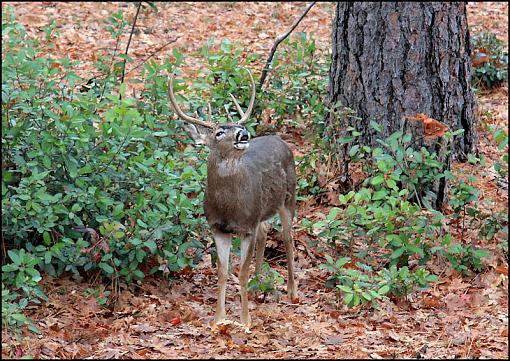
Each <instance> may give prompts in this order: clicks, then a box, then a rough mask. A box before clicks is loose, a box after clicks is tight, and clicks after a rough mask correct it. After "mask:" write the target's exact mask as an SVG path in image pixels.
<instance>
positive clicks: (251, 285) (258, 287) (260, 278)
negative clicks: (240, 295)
mask: <svg viewBox="0 0 510 361" xmlns="http://www.w3.org/2000/svg"><path fill="white" fill-rule="evenodd" d="M283 283H284V279H283V277H282V275H281V274H280V273H279V272H277V271H275V270H272V269H271V267H270V266H269V264H267V263H266V262H264V263H262V267H261V270H260V272H259V273H257V274H256V275H255V277H253V278H252V279H251V280H250V281H249V282H248V290H250V291H259V292H262V293H263V294H264V295H266V294H272V295H273V296H275V297H277V298H278V296H279V291H278V288H277V287H278V285H282V284H283Z"/></svg>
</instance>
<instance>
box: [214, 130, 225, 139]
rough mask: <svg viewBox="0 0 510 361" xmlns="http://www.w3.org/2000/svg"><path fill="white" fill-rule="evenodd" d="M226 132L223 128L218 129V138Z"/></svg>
mask: <svg viewBox="0 0 510 361" xmlns="http://www.w3.org/2000/svg"><path fill="white" fill-rule="evenodd" d="M224 134H225V132H224V131H223V130H218V131H217V132H216V138H219V137H221V136H223V135H224Z"/></svg>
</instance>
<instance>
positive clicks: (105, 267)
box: [98, 262, 114, 275]
mask: <svg viewBox="0 0 510 361" xmlns="http://www.w3.org/2000/svg"><path fill="white" fill-rule="evenodd" d="M98 266H99V268H101V269H102V270H103V271H105V272H106V274H108V275H112V274H113V271H114V270H113V267H112V266H110V265H109V264H108V263H104V262H100V263H99V264H98Z"/></svg>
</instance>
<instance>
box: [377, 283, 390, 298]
mask: <svg viewBox="0 0 510 361" xmlns="http://www.w3.org/2000/svg"><path fill="white" fill-rule="evenodd" d="M388 292H390V286H388V285H384V286H382V287H381V288H379V290H378V291H377V293H379V294H380V295H381V296H384V295H385V294H387V293H388Z"/></svg>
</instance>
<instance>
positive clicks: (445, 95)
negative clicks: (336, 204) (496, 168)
mask: <svg viewBox="0 0 510 361" xmlns="http://www.w3.org/2000/svg"><path fill="white" fill-rule="evenodd" d="M470 55H471V48H470V43H469V30H468V26H467V15H466V5H465V3H395V2H380V3H361V2H355V3H348V2H339V3H338V4H337V10H336V16H335V20H334V23H333V51H332V63H331V69H330V84H329V89H328V90H329V99H328V103H329V106H330V107H332V106H334V105H337V104H341V105H342V106H345V107H348V108H350V109H352V110H353V111H354V112H355V114H356V115H357V116H358V117H359V118H361V119H357V120H354V119H353V118H352V117H344V119H345V124H342V125H341V127H340V128H341V129H342V130H341V131H340V133H342V132H344V133H345V129H346V128H347V127H348V126H353V127H355V128H356V129H357V130H358V131H359V132H361V133H362V135H361V136H360V138H358V139H357V141H359V142H360V143H361V144H366V145H375V144H376V142H375V139H376V138H385V137H387V136H388V135H390V134H392V133H393V132H395V131H397V130H409V131H410V132H411V133H413V135H414V137H415V139H414V142H415V143H414V144H415V146H417V147H418V149H419V148H420V147H421V146H425V147H427V148H428V149H429V151H433V152H437V153H438V154H439V153H445V152H444V148H445V147H446V141H444V139H439V141H433V142H431V141H427V140H426V139H425V138H424V137H423V136H420V134H421V135H423V131H424V129H423V124H422V126H421V129H420V128H419V125H417V124H418V123H416V122H407V121H406V119H407V117H409V116H414V115H416V114H419V113H424V114H426V115H427V116H429V117H431V118H434V119H437V120H439V121H440V122H443V123H444V124H446V125H447V126H449V128H450V130H451V131H455V130H457V129H464V133H463V134H460V135H458V136H456V137H455V138H454V140H453V141H452V142H453V143H452V144H450V146H451V148H452V152H451V154H449V155H444V156H443V159H442V161H443V163H444V165H445V169H449V167H450V164H451V161H452V160H453V159H459V160H465V158H466V155H467V154H468V153H470V152H473V151H476V144H477V142H478V136H477V132H476V116H475V115H476V100H475V96H474V94H473V91H472V88H471V60H470ZM371 120H373V121H375V122H376V123H378V124H379V125H381V127H382V129H383V131H382V133H376V132H375V131H374V130H373V129H372V128H371V127H370V126H369V123H370V121H371ZM326 124H329V125H330V126H331V124H332V122H331V119H330V115H327V117H326ZM337 126H338V124H337ZM331 130H332V131H333V133H335V134H334V135H335V136H343V135H344V134H338V131H335V130H334V129H329V132H330V134H332V133H331ZM349 147H350V144H346V145H342V146H339V147H338V153H339V154H338V156H339V159H340V160H341V162H344V163H343V164H342V168H343V173H344V174H342V177H343V178H341V180H343V184H344V185H347V184H348V183H349V182H348V181H349V172H348V164H345V162H347V163H348V156H346V152H347V151H348V149H349ZM435 188H436V189H434V190H433V191H434V192H435V193H436V194H437V196H438V199H437V202H436V205H435V206H436V207H440V206H441V205H442V203H443V202H444V200H445V199H446V194H447V184H446V182H444V181H443V182H442V184H437V185H436V186H435Z"/></svg>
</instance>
